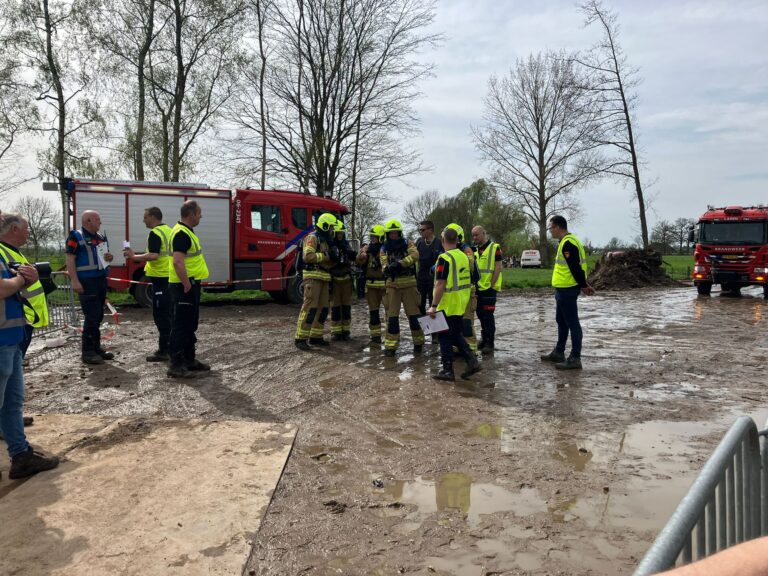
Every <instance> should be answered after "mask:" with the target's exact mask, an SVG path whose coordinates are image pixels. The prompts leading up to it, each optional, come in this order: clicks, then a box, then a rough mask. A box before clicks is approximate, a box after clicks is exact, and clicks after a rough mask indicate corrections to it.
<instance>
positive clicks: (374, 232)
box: [370, 224, 387, 242]
mask: <svg viewBox="0 0 768 576" xmlns="http://www.w3.org/2000/svg"><path fill="white" fill-rule="evenodd" d="M370 235H371V236H376V237H377V238H378V239H379V242H384V239H385V238H386V236H387V232H386V230H384V226H382V225H381V224H376V225H375V226H373V227H372V228H371V233H370Z"/></svg>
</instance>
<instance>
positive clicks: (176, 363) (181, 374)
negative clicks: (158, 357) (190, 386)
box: [166, 354, 195, 378]
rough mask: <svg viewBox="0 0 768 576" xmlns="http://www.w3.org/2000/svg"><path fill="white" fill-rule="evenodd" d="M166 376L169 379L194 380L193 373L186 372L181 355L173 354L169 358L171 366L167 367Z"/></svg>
mask: <svg viewBox="0 0 768 576" xmlns="http://www.w3.org/2000/svg"><path fill="white" fill-rule="evenodd" d="M166 375H167V376H168V377H170V378H194V377H195V373H194V372H190V371H189V370H187V368H186V366H185V362H184V355H183V354H174V355H173V356H171V365H170V366H169V367H168V371H167V372H166Z"/></svg>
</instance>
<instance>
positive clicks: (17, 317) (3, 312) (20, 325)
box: [0, 256, 27, 346]
mask: <svg viewBox="0 0 768 576" xmlns="http://www.w3.org/2000/svg"><path fill="white" fill-rule="evenodd" d="M0 278H3V279H7V278H13V275H12V274H11V271H10V270H9V269H8V267H7V266H6V262H5V260H3V257H2V256H0ZM26 323H27V320H26V318H24V310H23V305H22V303H21V300H20V299H19V298H17V296H16V294H13V295H12V296H8V297H7V298H3V301H2V303H0V346H13V345H14V344H19V343H20V342H21V341H22V340H23V339H24V325H25V324H26Z"/></svg>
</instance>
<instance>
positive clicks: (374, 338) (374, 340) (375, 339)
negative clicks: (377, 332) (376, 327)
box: [371, 336, 381, 344]
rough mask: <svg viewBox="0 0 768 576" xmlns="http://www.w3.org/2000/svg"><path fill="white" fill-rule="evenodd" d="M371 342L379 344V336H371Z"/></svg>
mask: <svg viewBox="0 0 768 576" xmlns="http://www.w3.org/2000/svg"><path fill="white" fill-rule="evenodd" d="M371 342H373V343H374V344H381V336H371Z"/></svg>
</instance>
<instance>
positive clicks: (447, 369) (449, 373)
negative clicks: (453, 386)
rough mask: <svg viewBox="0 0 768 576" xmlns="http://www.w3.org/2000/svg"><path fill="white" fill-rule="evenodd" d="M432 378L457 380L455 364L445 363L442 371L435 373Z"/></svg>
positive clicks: (448, 380)
mask: <svg viewBox="0 0 768 576" xmlns="http://www.w3.org/2000/svg"><path fill="white" fill-rule="evenodd" d="M432 378H434V379H435V380H443V381H445V382H456V376H454V374H453V366H452V365H451V364H443V367H442V368H441V369H440V372H438V373H437V374H433V375H432Z"/></svg>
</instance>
